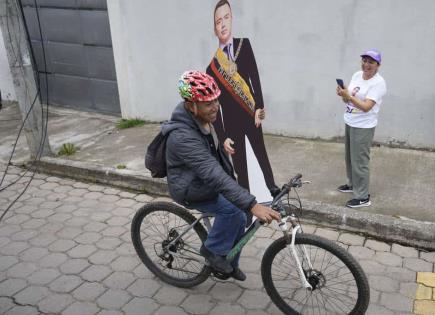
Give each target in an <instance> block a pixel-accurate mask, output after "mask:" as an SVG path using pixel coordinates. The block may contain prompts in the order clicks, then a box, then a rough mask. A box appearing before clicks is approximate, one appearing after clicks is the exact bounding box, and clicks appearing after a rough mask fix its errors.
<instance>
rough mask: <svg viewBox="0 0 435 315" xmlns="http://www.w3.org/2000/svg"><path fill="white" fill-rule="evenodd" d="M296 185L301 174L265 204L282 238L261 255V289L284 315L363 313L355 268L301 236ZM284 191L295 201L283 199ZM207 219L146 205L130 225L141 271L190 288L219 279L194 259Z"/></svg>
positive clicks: (362, 287) (169, 206) (344, 255)
mask: <svg viewBox="0 0 435 315" xmlns="http://www.w3.org/2000/svg"><path fill="white" fill-rule="evenodd" d="M301 178H302V175H301V174H297V175H296V176H295V177H293V178H292V179H291V180H290V181H289V182H288V183H286V184H285V185H284V186H283V187H282V190H281V192H280V193H279V194H278V195H277V196H276V197H275V198H274V200H273V201H272V202H269V203H267V204H268V205H269V206H270V207H271V208H272V209H274V210H276V211H278V212H279V213H280V214H281V222H280V223H279V227H280V229H281V231H282V232H283V234H284V235H283V236H282V237H281V238H279V239H277V240H275V241H274V242H273V243H272V244H271V245H270V246H269V247H268V248H267V249H266V251H265V253H264V255H263V258H262V262H261V276H262V281H263V284H264V288H265V290H266V292H267V294H268V295H269V297H270V298H271V300H272V302H273V303H275V305H276V306H277V307H278V308H279V309H280V310H281V311H282V312H284V313H285V314H364V313H365V311H366V310H367V307H368V304H369V300H370V289H369V284H368V281H367V277H366V275H365V274H364V271H363V270H362V268H361V266H360V265H359V264H358V262H357V261H356V260H355V259H354V258H353V257H352V256H351V255H350V254H349V253H348V252H347V251H346V250H345V249H344V248H342V247H340V246H339V245H337V244H335V243H333V242H331V241H329V240H327V239H324V238H322V237H319V236H317V235H310V234H305V233H303V230H302V227H301V224H300V221H299V217H298V216H297V215H296V213H297V212H302V203H301V200H300V198H299V195H298V194H297V191H296V188H299V187H302V185H303V184H304V183H308V182H303V181H302V180H301ZM292 189H293V190H294V191H295V192H296V196H297V197H296V198H295V197H293V198H290V191H291V190H292ZM284 196H287V198H283V197H284ZM294 202H297V205H295V204H294ZM212 217H213V215H212V214H208V213H200V212H199V213H197V214H196V217H195V216H194V215H193V214H192V213H191V212H189V210H187V209H185V208H183V207H181V206H178V205H176V204H173V203H169V202H155V203H149V204H147V205H145V206H143V207H142V208H140V209H139V210H138V211H137V213H136V214H135V216H134V218H133V221H132V225H131V236H132V240H133V245H134V247H135V249H136V252H137V254H138V255H139V257H140V259H141V260H142V262H143V263H144V264H145V266H146V267H147V268H148V269H149V270H150V271H151V272H153V273H154V274H155V275H156V276H157V277H158V278H160V279H161V280H162V281H164V282H166V283H169V284H171V285H174V286H177V287H181V288H189V287H193V286H196V285H198V284H200V283H202V282H204V281H205V280H206V279H207V278H208V277H209V276H210V275H214V276H215V277H216V278H218V279H226V278H228V275H224V274H220V273H218V272H216V271H214V270H213V269H212V268H211V267H210V266H208V265H207V263H206V261H205V259H204V257H203V256H201V255H200V253H199V248H200V247H201V245H202V243H203V242H204V241H205V240H206V238H207V231H206V230H205V229H204V226H203V224H202V223H201V221H203V222H204V225H205V226H206V227H207V229H208V230H210V229H211V222H210V219H211V218H212ZM288 223H290V224H288ZM261 225H263V223H262V222H260V221H259V220H256V221H254V222H253V223H252V225H251V226H250V227H249V228H248V230H247V231H246V232H245V234H244V235H243V237H242V238H241V239H240V241H239V242H238V243H237V244H236V245H235V246H234V247H233V249H232V250H231V251H230V252H229V253H228V255H227V259H228V260H230V261H231V260H232V259H233V258H234V256H235V255H237V253H239V252H240V251H241V250H242V248H243V246H245V245H246V243H247V242H248V241H249V240H250V239H251V238H252V236H253V235H254V234H255V232H256V231H257V230H258V228H259V227H260V226H261ZM153 233H154V234H153ZM150 234H152V235H150Z"/></svg>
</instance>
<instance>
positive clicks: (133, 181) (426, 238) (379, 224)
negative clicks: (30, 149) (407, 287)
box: [37, 157, 435, 250]
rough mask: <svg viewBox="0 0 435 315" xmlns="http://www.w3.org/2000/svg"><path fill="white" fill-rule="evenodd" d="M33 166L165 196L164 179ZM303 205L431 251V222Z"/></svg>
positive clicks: (63, 164)
mask: <svg viewBox="0 0 435 315" xmlns="http://www.w3.org/2000/svg"><path fill="white" fill-rule="evenodd" d="M37 166H38V171H39V172H42V173H46V174H49V175H55V176H61V177H69V178H72V179H77V180H81V181H87V182H93V183H99V184H106V185H111V186H116V187H120V188H124V189H130V190H135V191H140V192H144V193H151V194H155V195H163V196H169V193H168V184H167V183H166V180H164V179H157V178H152V177H150V176H147V175H144V174H143V172H138V171H131V170H125V169H124V170H118V169H114V168H109V167H103V166H98V165H95V164H90V163H87V162H79V161H71V160H65V159H59V158H50V157H43V158H42V159H41V161H39V162H38V163H37ZM303 205H304V209H303V214H302V216H301V219H302V220H303V221H307V222H312V223H316V224H318V225H322V226H325V227H332V228H337V229H341V230H347V231H351V232H357V233H360V234H364V235H366V236H371V237H373V238H377V239H381V240H384V241H387V242H397V243H400V244H403V245H408V246H413V247H419V248H423V249H429V250H435V224H434V223H432V222H422V221H416V220H404V219H399V218H395V217H392V216H387V215H381V214H373V213H367V212H364V211H357V210H353V209H349V208H345V207H339V206H335V205H331V204H326V203H322V202H313V201H309V200H303Z"/></svg>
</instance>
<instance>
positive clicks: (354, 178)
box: [337, 49, 387, 208]
mask: <svg viewBox="0 0 435 315" xmlns="http://www.w3.org/2000/svg"><path fill="white" fill-rule="evenodd" d="M380 66H381V53H380V52H379V51H378V50H376V49H369V50H367V51H365V52H364V53H363V54H361V71H358V72H356V73H354V75H353V76H352V79H351V81H350V83H349V86H348V87H347V88H346V87H345V86H344V88H342V87H340V86H337V95H339V96H341V98H342V100H343V102H344V103H345V113H344V122H345V161H346V174H347V184H344V185H341V186H339V187H338V190H339V191H341V192H352V193H353V198H352V199H350V200H349V201H347V203H346V206H347V207H350V208H359V207H368V206H370V205H371V202H370V194H369V179H370V172H369V162H370V147H371V145H372V141H373V136H374V134H375V128H376V125H377V123H378V113H379V109H380V105H381V104H382V98H383V97H384V96H385V94H386V92H387V87H386V83H385V80H384V78H382V76H381V75H380V74H379V73H378V70H379V67H380Z"/></svg>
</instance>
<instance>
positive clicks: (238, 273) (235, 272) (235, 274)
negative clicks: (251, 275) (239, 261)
mask: <svg viewBox="0 0 435 315" xmlns="http://www.w3.org/2000/svg"><path fill="white" fill-rule="evenodd" d="M231 277H233V278H234V279H236V280H239V281H245V280H246V275H245V273H244V272H243V271H241V270H240V268H239V267H235V268H234V270H233V272H232V273H231Z"/></svg>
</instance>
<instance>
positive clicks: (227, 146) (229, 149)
mask: <svg viewBox="0 0 435 315" xmlns="http://www.w3.org/2000/svg"><path fill="white" fill-rule="evenodd" d="M233 144H234V141H233V140H231V139H230V138H226V139H225V141H224V150H225V152H227V153H228V154H230V155H233V154H234V153H235V152H236V151H235V150H234V149H233V147H232V146H231V145H233Z"/></svg>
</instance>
